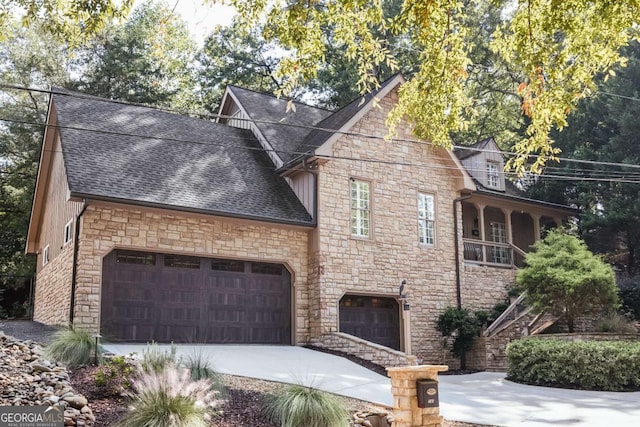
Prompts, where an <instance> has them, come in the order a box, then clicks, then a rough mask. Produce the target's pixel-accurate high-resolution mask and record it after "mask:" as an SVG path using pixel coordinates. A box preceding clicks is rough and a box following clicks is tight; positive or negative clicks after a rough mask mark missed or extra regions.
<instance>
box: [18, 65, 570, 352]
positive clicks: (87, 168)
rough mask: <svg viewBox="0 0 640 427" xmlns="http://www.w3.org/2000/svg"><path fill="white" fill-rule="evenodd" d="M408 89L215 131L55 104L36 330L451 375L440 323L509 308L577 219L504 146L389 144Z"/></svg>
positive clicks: (41, 210)
mask: <svg viewBox="0 0 640 427" xmlns="http://www.w3.org/2000/svg"><path fill="white" fill-rule="evenodd" d="M402 81H403V80H402V77H401V76H395V77H393V78H391V79H389V80H387V81H386V82H384V83H383V84H382V85H381V87H380V89H379V90H378V91H377V92H375V94H371V95H367V96H365V97H363V98H360V99H357V100H355V101H354V102H353V103H351V104H349V105H347V106H345V107H343V108H342V109H340V110H338V111H335V112H332V111H328V110H324V109H320V108H315V107H311V106H307V105H303V104H300V103H294V107H295V108H289V109H287V101H286V100H283V99H277V98H275V97H273V96H270V95H265V94H260V93H256V92H253V91H249V90H246V89H242V88H239V87H234V86H230V87H228V88H227V90H226V92H225V95H224V99H223V102H222V105H221V108H220V117H221V118H220V119H219V120H218V121H217V122H214V121H211V120H204V119H195V118H190V117H186V116H181V115H176V114H172V113H168V112H163V111H159V110H155V109H151V108H146V107H140V106H132V105H127V104H123V103H118V102H114V101H109V100H104V99H100V98H95V97H90V96H86V95H82V94H79V93H74V92H70V91H66V90H61V89H56V90H54V92H55V94H54V95H52V97H51V101H50V107H49V113H48V117H47V128H46V131H45V135H44V141H43V149H42V156H41V161H40V168H39V172H38V179H37V184H36V190H35V196H34V202H33V211H32V216H31V222H30V226H29V233H28V243H27V248H26V251H27V253H31V254H37V257H38V262H37V264H38V269H37V279H36V289H35V307H34V319H35V320H37V321H41V322H44V323H48V324H59V323H65V322H68V321H72V322H73V323H74V324H76V325H80V326H83V327H86V328H90V329H91V330H95V331H100V333H101V334H102V335H103V336H104V337H105V338H107V339H114V340H125V341H142V342H144V341H150V340H155V341H159V342H169V341H174V342H215V343H267V344H294V345H302V344H305V343H308V342H310V341H313V342H315V343H319V344H324V345H327V346H334V347H339V348H342V349H347V350H348V351H350V352H355V353H358V352H361V353H362V352H368V353H371V351H372V350H371V349H372V348H373V349H375V351H376V352H381V353H385V352H386V354H390V355H391V356H390V357H391V358H394V357H395V358H396V359H393V360H395V362H394V361H390V362H389V363H400V362H401V361H402V360H400V359H402V356H403V355H406V354H414V355H418V356H420V357H422V358H423V360H425V361H427V362H438V361H440V360H441V358H442V354H443V351H442V346H441V337H440V335H439V333H438V332H437V331H436V330H435V327H434V325H435V319H436V318H437V316H438V314H439V313H441V312H442V311H443V310H444V308H445V307H447V306H451V305H456V304H461V305H462V306H465V307H471V308H490V307H492V306H493V305H494V304H495V303H496V302H499V301H502V300H504V299H505V297H506V292H507V289H509V288H511V287H512V286H513V284H514V282H513V281H514V274H515V268H514V267H515V265H516V264H517V262H518V257H521V256H522V254H523V253H524V252H525V251H526V250H527V248H528V246H529V245H530V244H531V243H533V241H535V240H536V239H537V238H538V237H539V236H540V230H541V229H542V228H543V227H544V226H545V224H546V223H547V221H555V222H556V223H560V222H562V221H565V220H566V218H567V217H568V216H570V215H573V214H574V213H575V212H574V211H573V210H572V209H569V208H567V207H563V206H556V205H551V204H548V203H543V202H538V201H532V200H528V199H526V198H524V197H522V195H521V194H519V193H518V192H517V188H515V187H514V186H512V185H511V184H510V183H509V182H508V181H505V179H504V176H503V173H502V167H503V164H502V161H503V160H502V157H501V155H500V153H499V152H498V150H497V147H496V146H495V143H494V142H493V141H491V140H487V141H483V142H481V143H479V144H477V145H476V146H474V147H470V148H469V149H467V150H459V151H457V152H453V151H450V150H447V149H444V148H440V147H436V146H433V145H431V144H428V143H425V142H421V141H417V140H415V138H414V137H413V136H412V135H411V129H410V127H409V126H408V125H406V124H405V125H401V126H399V127H398V134H397V135H396V137H395V139H394V140H393V141H387V140H385V139H384V136H385V135H386V133H387V128H386V126H385V121H386V117H387V114H388V112H389V111H390V109H391V108H393V106H394V105H395V104H396V102H397V96H398V95H397V92H398V87H399V85H401V84H402ZM401 285H402V290H401V289H400V287H401ZM369 343H374V344H369ZM403 352H404V353H403ZM398 358H400V359H398ZM398 360H400V362H398ZM405 361H406V359H405Z"/></svg>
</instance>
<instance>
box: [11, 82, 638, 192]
mask: <svg viewBox="0 0 640 427" xmlns="http://www.w3.org/2000/svg"><path fill="white" fill-rule="evenodd" d="M0 87H5V88H10V89H18V90H29V91H36V92H40V93H46V94H59V95H63V96H70V97H76V98H85V99H91V100H93V101H102V102H110V103H116V104H122V105H126V106H136V107H145V108H151V109H154V110H158V111H166V112H174V113H175V112H178V110H171V109H163V108H156V107H149V106H148V105H143V104H138V103H131V102H125V101H118V100H108V99H104V98H98V97H94V96H90V95H83V94H76V93H67V92H57V91H52V90H43V89H34V88H28V87H24V86H17V85H8V84H0ZM180 113H182V114H184V112H183V111H181V112H180ZM191 114H195V113H191ZM200 116H207V117H211V118H217V119H220V118H222V119H234V120H238V121H248V122H250V123H251V122H253V123H264V124H269V125H278V126H292V127H299V128H304V129H307V130H320V131H324V132H327V133H332V134H338V133H339V134H344V135H349V136H356V137H364V138H369V139H378V140H385V139H386V138H384V137H382V136H379V135H371V134H363V133H359V132H340V131H336V130H333V129H325V128H319V127H314V126H303V125H293V124H288V123H282V122H273V121H264V120H263V121H260V120H252V119H248V118H239V117H230V116H225V115H220V114H211V113H205V114H200ZM0 120H3V121H8V122H15V123H21V124H28V125H34V126H51V125H47V124H45V123H36V122H29V121H21V120H14V119H8V118H0ZM58 127H59V128H67V129H75V130H78V131H88V132H98V133H103V134H112V135H120V136H135V137H139V138H147V139H156V140H169V141H174V142H187V143H203V142H201V141H189V140H183V139H177V138H162V137H155V136H149V135H136V134H128V133H124V132H115V131H106V130H98V129H88V128H80V127H73V126H59V125H58ZM236 139H243V140H245V141H249V140H251V141H254V139H253V138H236ZM393 140H395V141H398V142H410V143H419V144H423V145H424V144H427V145H435V144H432V143H429V142H425V141H419V140H415V139H407V138H395V139H393ZM203 144H209V145H210V144H215V143H212V142H206V143H203ZM218 145H222V144H218ZM224 146H225V147H227V148H230V146H227V145H224ZM453 147H454V148H456V149H459V150H468V151H476V152H486V153H499V154H503V155H504V154H507V155H511V153H504V152H502V151H499V150H487V149H480V148H475V147H469V146H459V145H453ZM239 148H240V147H239ZM241 148H243V149H250V150H259V151H264V152H276V153H281V154H293V155H300V156H302V155H306V154H308V152H304V151H283V150H269V149H265V148H262V147H260V148H258V147H241ZM313 148H315V147H313ZM530 156H532V157H540V156H537V155H530ZM322 157H323V158H334V159H342V160H359V161H365V162H376V163H386V164H392V165H404V166H418V165H416V164H412V163H402V162H394V161H389V160H379V159H361V158H351V157H346V156H322ZM560 159H561V160H565V161H568V162H575V163H581V164H590V165H601V166H615V167H620V168H632V169H640V165H633V164H628V163H614V162H602V161H592V160H579V159H570V158H560ZM434 166H435V167H438V168H443V169H444V168H447V167H442V166H437V165H430V167H434ZM447 169H457V168H455V167H449V168H447ZM545 169H548V170H558V171H562V172H564V171H565V169H566V168H557V167H556V168H554V167H553V166H547V167H546V168H545ZM467 170H473V171H479V172H484V170H479V169H468V168H467ZM573 171H574V172H575V173H589V174H591V173H594V172H596V171H593V170H581V169H573ZM597 173H598V174H599V175H601V176H603V175H605V174H606V173H607V172H606V171H602V172H597ZM609 173H611V174H612V175H613V176H614V177H621V178H626V177H634V176H635V174H636V173H631V172H626V173H625V172H622V171H610V172H609ZM638 173H640V172H638ZM505 174H506V175H511V176H515V174H512V173H509V172H506V173H505ZM542 176H543V177H544V176H547V177H552V176H553V177H560V176H559V175H551V174H544V175H542ZM571 178H575V179H581V178H584V176H575V177H571ZM589 179H593V178H589ZM606 180H607V181H612V179H608V178H607V179H606ZM620 182H633V183H636V181H631V180H628V179H624V180H620Z"/></svg>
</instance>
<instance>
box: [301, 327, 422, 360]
mask: <svg viewBox="0 0 640 427" xmlns="http://www.w3.org/2000/svg"><path fill="white" fill-rule="evenodd" d="M310 344H312V345H315V346H317V347H321V348H328V349H331V350H337V351H341V352H343V353H346V354H350V355H353V356H357V357H359V358H361V359H364V360H368V361H371V362H373V363H376V364H378V365H381V366H384V367H385V368H389V367H396V366H409V365H417V364H418V358H417V357H416V356H410V355H408V354H406V353H403V352H401V351H397V350H394V349H391V348H389V347H385V346H382V345H379V344H376V343H372V342H370V341H366V340H363V339H361V338H358V337H354V336H353V335H349V334H344V333H342V332H332V333H330V334H325V335H322V336H321V337H318V338H313V339H312V340H311V341H310Z"/></svg>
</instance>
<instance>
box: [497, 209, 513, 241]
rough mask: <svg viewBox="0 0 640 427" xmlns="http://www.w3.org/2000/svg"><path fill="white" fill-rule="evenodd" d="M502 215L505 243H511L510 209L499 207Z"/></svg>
mask: <svg viewBox="0 0 640 427" xmlns="http://www.w3.org/2000/svg"><path fill="white" fill-rule="evenodd" d="M500 210H501V211H502V214H503V215H504V228H505V229H506V230H505V231H506V233H507V236H506V237H507V243H509V244H513V230H512V229H511V212H513V211H512V210H511V209H500Z"/></svg>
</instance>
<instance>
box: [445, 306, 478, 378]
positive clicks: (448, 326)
mask: <svg viewBox="0 0 640 427" xmlns="http://www.w3.org/2000/svg"><path fill="white" fill-rule="evenodd" d="M481 317H482V318H481V319H480V320H479V319H477V318H476V316H475V315H474V314H473V313H471V312H470V311H469V310H467V309H466V308H456V307H447V309H446V310H445V311H444V313H442V314H441V315H440V316H439V317H438V321H437V323H436V329H437V330H438V332H440V333H441V334H442V336H444V337H455V338H454V341H453V349H452V350H453V354H454V355H456V356H460V369H466V368H467V366H466V357H465V356H466V353H467V351H469V350H470V349H471V347H472V346H473V341H474V340H475V339H476V338H477V337H478V335H479V334H480V328H481V326H482V322H483V319H484V317H485V316H483V315H482V312H481Z"/></svg>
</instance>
